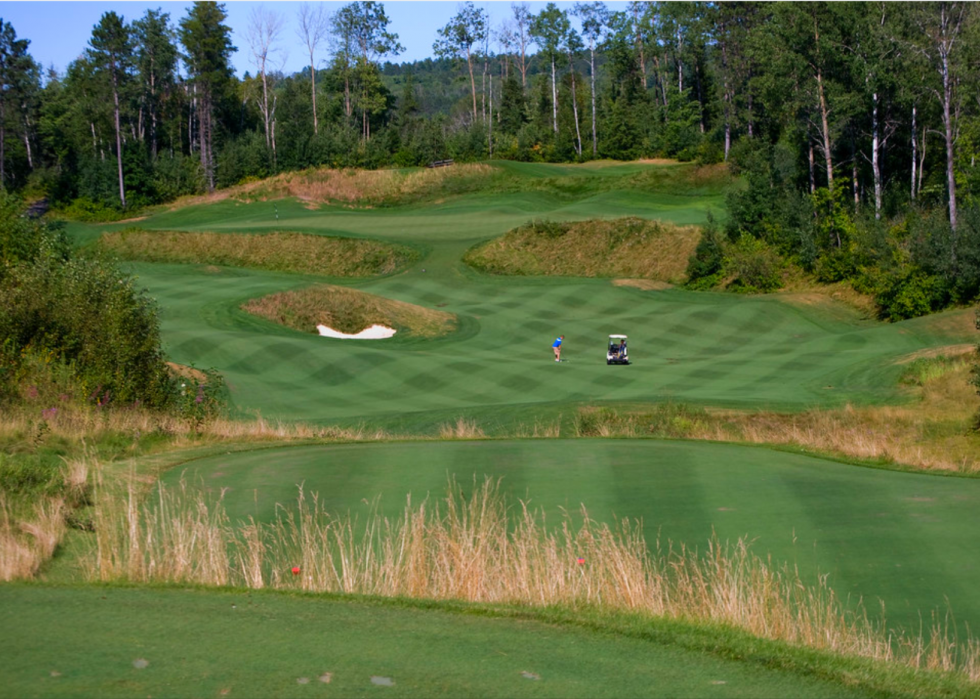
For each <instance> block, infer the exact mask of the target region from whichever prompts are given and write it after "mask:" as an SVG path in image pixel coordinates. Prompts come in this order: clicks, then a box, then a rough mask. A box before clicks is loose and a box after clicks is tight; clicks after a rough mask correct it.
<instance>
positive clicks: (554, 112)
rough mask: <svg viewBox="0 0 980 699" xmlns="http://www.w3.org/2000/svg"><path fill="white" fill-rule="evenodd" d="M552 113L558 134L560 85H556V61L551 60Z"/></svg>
mask: <svg viewBox="0 0 980 699" xmlns="http://www.w3.org/2000/svg"><path fill="white" fill-rule="evenodd" d="M551 113H552V119H553V122H554V127H555V133H558V85H556V84H555V59H554V57H552V59H551Z"/></svg>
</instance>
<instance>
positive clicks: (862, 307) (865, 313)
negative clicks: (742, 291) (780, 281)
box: [777, 277, 878, 318]
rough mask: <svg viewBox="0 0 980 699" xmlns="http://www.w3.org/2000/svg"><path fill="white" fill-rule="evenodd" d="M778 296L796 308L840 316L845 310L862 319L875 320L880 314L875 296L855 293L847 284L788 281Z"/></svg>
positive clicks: (802, 280)
mask: <svg viewBox="0 0 980 699" xmlns="http://www.w3.org/2000/svg"><path fill="white" fill-rule="evenodd" d="M777 296H778V298H779V299H781V300H783V301H785V302H787V303H790V304H793V305H795V306H803V307H806V308H814V307H817V308H822V309H824V310H827V311H830V312H832V313H834V314H835V315H840V314H841V311H842V310H844V309H848V310H850V311H852V312H857V314H858V317H860V318H875V317H876V316H877V313H878V306H877V304H876V303H875V301H874V297H873V296H869V295H868V294H862V293H860V292H858V291H855V289H854V287H852V286H851V285H850V284H848V283H846V282H837V283H835V284H817V283H815V282H813V281H811V280H807V279H803V278H802V277H800V278H798V279H790V280H786V283H785V285H784V287H783V289H782V290H780V291H779V292H777ZM841 307H843V308H841Z"/></svg>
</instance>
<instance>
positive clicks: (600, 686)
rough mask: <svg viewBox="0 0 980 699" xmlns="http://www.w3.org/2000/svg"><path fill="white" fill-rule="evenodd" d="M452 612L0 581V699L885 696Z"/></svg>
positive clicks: (850, 670) (845, 670) (798, 667)
mask: <svg viewBox="0 0 980 699" xmlns="http://www.w3.org/2000/svg"><path fill="white" fill-rule="evenodd" d="M448 609H449V608H443V609H440V608H434V609H428V610H424V609H420V608H413V607H411V606H407V607H406V606H398V605H391V604H388V605H377V604H371V603H368V602H359V601H356V600H350V601H343V600H337V599H333V600H330V599H317V598H313V597H309V596H306V597H292V596H287V595H283V594H271V593H252V594H248V593H244V592H214V591H212V592H203V591H194V590H179V589H126V588H114V587H107V588H102V587H81V588H75V589H68V588H51V587H43V586H39V585H30V586H26V585H5V586H0V624H2V626H3V628H4V633H3V634H2V635H0V654H2V656H3V659H4V661H3V663H2V665H0V697H90V696H104V697H132V696H141V697H142V696H183V697H215V696H219V697H220V696H229V697H271V696H276V697H314V696H316V697H331V696H344V697H349V696H355V697H359V696H381V695H384V696H391V697H432V696H447V697H449V696H474V697H475V696H481V697H483V696H485V697H513V696H527V697H632V696H636V697H787V696H792V697H829V696H834V697H861V696H882V695H888V694H894V693H895V690H896V689H897V686H896V685H894V684H892V686H891V691H885V692H883V691H882V687H881V686H876V685H875V683H874V682H871V683H867V682H866V680H867V677H859V673H857V672H855V667H857V668H866V667H867V666H866V665H856V666H855V665H853V664H847V663H845V664H844V665H843V666H840V665H835V664H834V663H833V662H832V661H823V662H822V663H818V664H817V665H816V666H813V665H811V666H810V667H807V663H806V662H805V661H801V658H804V657H805V656H801V654H795V655H794V654H792V653H790V654H788V657H783V658H782V659H781V660H777V659H774V658H771V659H770V661H769V663H768V664H770V665H773V666H775V667H767V666H766V665H767V663H766V662H758V661H756V662H752V661H749V662H745V661H744V660H735V659H730V658H729V659H726V658H724V657H719V656H717V655H713V654H709V653H707V652H704V651H698V650H691V649H686V648H684V647H681V646H677V645H670V644H665V643H664V642H663V640H664V639H663V638H661V639H659V641H658V639H657V636H658V629H657V628H656V625H651V627H650V628H649V629H648V631H647V632H646V633H644V632H642V631H640V630H639V629H635V631H637V633H636V634H635V635H627V634H616V633H612V634H610V633H596V632H594V631H590V630H587V629H584V628H576V627H574V626H568V625H562V626H555V625H552V624H549V623H543V622H542V621H535V620H533V619H523V620H522V619H514V618H485V617H482V616H475V615H472V614H461V613H459V612H456V613H453V612H451V611H448ZM669 630H670V627H669V626H667V627H665V628H661V629H659V634H660V635H663V634H664V633H665V631H666V632H668V637H669ZM644 636H647V637H646V638H644ZM743 641H744V639H743ZM737 646H738V644H737V643H736V645H735V646H733V648H737ZM745 650H746V647H744V646H743V647H742V651H743V652H744V651H745ZM755 650H756V652H761V651H763V649H762V648H761V647H760V648H755ZM765 650H768V651H771V650H772V649H771V648H766V649H765ZM732 652H733V651H732V649H729V650H728V653H729V654H731V653H732ZM736 654H738V652H737V651H736ZM777 657H778V656H777ZM779 665H784V666H785V665H789V666H791V667H792V666H795V669H793V670H786V669H775V668H776V667H778V666H779ZM326 673H330V682H329V683H327V682H324V681H322V679H321V678H325V675H326ZM808 674H812V675H814V676H807V675H808ZM821 675H823V678H821ZM847 675H850V677H851V679H850V683H851V684H856V685H857V686H848V684H846V683H845V682H844V681H843V678H844V677H845V676H847ZM378 683H381V684H378ZM388 683H390V685H389V684H388ZM923 684H926V683H923ZM926 686H928V685H927V684H926ZM954 686H955V685H954ZM937 689H938V687H937ZM947 690H948V688H947ZM921 692H922V688H921V687H915V686H906V687H905V690H904V692H902V693H907V695H909V696H914V695H916V694H921ZM944 693H945V692H944Z"/></svg>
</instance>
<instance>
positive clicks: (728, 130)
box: [725, 114, 732, 163]
mask: <svg viewBox="0 0 980 699" xmlns="http://www.w3.org/2000/svg"><path fill="white" fill-rule="evenodd" d="M731 149H732V122H731V120H729V118H728V115H727V114H726V115H725V162H726V163H727V162H728V151H730V150H731Z"/></svg>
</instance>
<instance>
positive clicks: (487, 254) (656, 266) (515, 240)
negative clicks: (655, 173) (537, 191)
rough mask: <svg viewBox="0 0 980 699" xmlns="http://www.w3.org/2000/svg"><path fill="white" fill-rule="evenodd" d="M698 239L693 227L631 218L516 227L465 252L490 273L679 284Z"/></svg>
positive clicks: (481, 268)
mask: <svg viewBox="0 0 980 699" xmlns="http://www.w3.org/2000/svg"><path fill="white" fill-rule="evenodd" d="M700 237H701V229H700V228H698V227H696V226H675V225H673V224H670V223H664V222H659V221H647V220H645V219H641V218H636V217H627V218H620V219H612V220H589V221H578V222H574V223H555V222H547V221H545V222H540V223H530V224H527V225H524V226H521V227H520V228H516V229H514V230H512V231H510V232H508V233H507V234H506V235H504V236H502V237H500V238H496V239H495V240H491V241H490V242H488V243H485V244H483V245H481V246H479V247H477V248H475V249H473V250H471V251H470V252H468V253H467V254H466V256H465V257H464V258H463V259H464V261H465V262H466V263H467V264H470V265H472V266H474V267H476V268H477V269H480V270H482V271H484V272H488V273H490V274H511V275H545V276H575V277H618V278H625V279H647V280H655V281H660V282H669V283H675V282H682V281H683V280H684V278H685V274H686V270H687V263H688V259H689V258H690V256H691V255H692V254H693V252H694V249H695V248H696V247H697V244H698V240H699V239H700Z"/></svg>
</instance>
